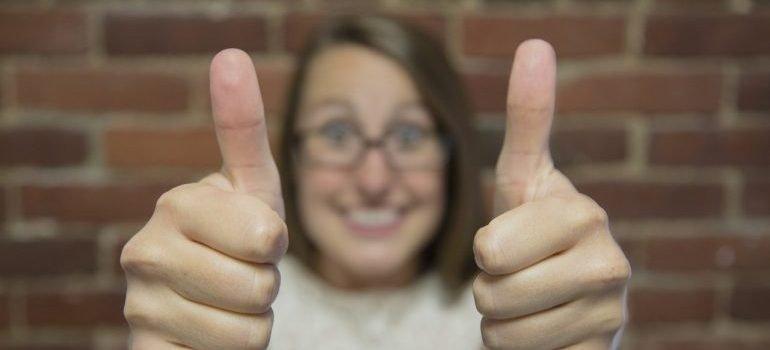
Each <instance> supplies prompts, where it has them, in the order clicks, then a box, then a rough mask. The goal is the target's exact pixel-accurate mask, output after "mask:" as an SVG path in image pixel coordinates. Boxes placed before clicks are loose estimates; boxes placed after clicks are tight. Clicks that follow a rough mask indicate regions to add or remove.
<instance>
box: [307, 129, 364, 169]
mask: <svg viewBox="0 0 770 350" xmlns="http://www.w3.org/2000/svg"><path fill="white" fill-rule="evenodd" d="M303 146H304V147H303V148H304V149H303V153H304V154H305V155H306V156H307V157H308V158H309V160H310V161H311V162H314V163H320V164H324V165H331V166H348V165H350V164H351V163H352V162H353V161H355V159H356V157H357V156H358V154H359V153H360V152H361V151H362V150H363V141H362V139H361V135H360V133H359V132H358V129H357V128H356V126H355V125H354V124H352V123H350V122H346V121H331V122H328V123H326V124H324V125H323V126H322V127H321V128H319V129H317V130H315V131H314V132H311V133H310V134H308V136H307V137H306V138H305V142H304V143H303Z"/></svg>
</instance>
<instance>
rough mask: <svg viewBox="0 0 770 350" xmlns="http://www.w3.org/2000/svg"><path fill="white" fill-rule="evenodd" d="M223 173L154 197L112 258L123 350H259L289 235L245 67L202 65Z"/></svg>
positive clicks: (243, 57) (223, 57)
mask: <svg viewBox="0 0 770 350" xmlns="http://www.w3.org/2000/svg"><path fill="white" fill-rule="evenodd" d="M210 79H211V99H212V108H213V113H214V124H215V127H216V133H217V139H218V141H219V147H220V150H221V153H222V160H223V167H222V171H220V172H218V173H215V174H212V175H210V176H208V177H206V178H205V179H203V180H201V181H200V182H197V183H192V184H185V185H182V186H179V187H176V188H174V189H172V190H170V191H168V192H166V193H165V194H163V195H162V196H161V197H160V199H158V202H157V204H156V206H155V212H154V213H153V215H152V218H150V220H149V221H148V222H147V224H146V225H145V226H144V228H142V229H141V230H140V231H139V232H138V233H137V234H136V235H134V237H133V238H132V239H131V240H130V241H128V243H127V244H126V245H125V247H124V248H123V252H122V254H121V259H120V262H121V265H122V266H123V269H124V270H125V272H126V280H127V283H128V290H127V294H126V304H125V307H124V313H125V316H126V319H127V320H128V323H129V325H130V327H131V339H130V343H131V344H130V346H131V348H132V349H178V348H185V347H187V348H193V349H261V348H266V347H267V344H268V342H269V340H270V332H271V328H272V323H273V314H272V310H271V307H270V306H271V304H272V302H273V300H274V299H275V297H276V295H277V293H278V287H279V284H280V277H279V274H278V270H277V269H276V263H277V262H278V260H279V259H280V258H281V257H282V256H283V254H284V253H285V252H286V249H287V246H288V234H287V232H286V225H285V223H284V221H283V199H282V197H281V186H280V180H279V176H278V170H277V167H276V165H275V162H274V161H273V158H272V155H271V153H270V147H269V142H268V138H267V130H266V127H265V118H264V109H263V105H262V100H261V97H260V96H261V95H260V92H259V85H258V83H257V78H256V73H255V72H254V66H253V64H252V62H251V59H250V58H249V56H248V55H247V54H246V53H244V52H243V51H240V50H235V49H228V50H224V51H222V52H220V53H219V54H217V56H216V57H214V60H213V61H212V63H211V71H210Z"/></svg>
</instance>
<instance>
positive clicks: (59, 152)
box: [0, 128, 88, 166]
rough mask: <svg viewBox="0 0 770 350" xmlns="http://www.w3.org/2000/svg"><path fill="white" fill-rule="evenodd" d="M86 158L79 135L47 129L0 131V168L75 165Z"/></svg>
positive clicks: (84, 142) (69, 131) (79, 133)
mask: <svg viewBox="0 0 770 350" xmlns="http://www.w3.org/2000/svg"><path fill="white" fill-rule="evenodd" d="M87 156H88V141H87V139H86V135H84V134H83V133H82V132H78V131H71V130H59V129H50V128H24V129H2V130H0V166H18V165H39V166H62V165H76V164H81V163H83V162H84V161H85V159H86V157H87Z"/></svg>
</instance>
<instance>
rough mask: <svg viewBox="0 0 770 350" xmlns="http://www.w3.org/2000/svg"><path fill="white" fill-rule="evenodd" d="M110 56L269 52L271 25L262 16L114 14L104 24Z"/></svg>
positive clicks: (105, 38) (105, 41) (106, 44)
mask: <svg viewBox="0 0 770 350" xmlns="http://www.w3.org/2000/svg"><path fill="white" fill-rule="evenodd" d="M104 43H105V46H106V50H107V52H108V53H109V54H114V55H125V54H132V55H133V54H213V53H215V52H217V51H219V50H222V49H225V48H230V47H237V48H240V49H242V50H246V51H264V50H265V49H266V48H267V23H266V20H265V19H264V18H263V17H261V16H234V17H213V16H206V17H204V16H182V15H156V14H147V15H141V14H110V15H108V16H107V17H106V18H105V20H104Z"/></svg>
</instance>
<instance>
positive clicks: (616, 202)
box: [577, 180, 725, 219]
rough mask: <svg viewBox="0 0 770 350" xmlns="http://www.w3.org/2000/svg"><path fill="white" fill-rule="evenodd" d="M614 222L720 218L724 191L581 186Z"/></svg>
mask: <svg viewBox="0 0 770 350" xmlns="http://www.w3.org/2000/svg"><path fill="white" fill-rule="evenodd" d="M577 186H578V189H579V190H580V191H581V192H583V193H585V194H586V195H588V196H590V197H591V198H593V199H594V200H596V201H597V202H598V203H599V204H600V205H601V206H602V207H603V208H604V209H606V210H607V211H608V213H609V215H610V219H675V218H706V217H719V216H721V214H722V212H723V210H724V202H725V200H724V191H723V188H722V186H721V185H719V184H716V183H706V184H698V183H691V182H686V183H661V182H641V181H620V180H615V181H607V182H587V183H578V184H577Z"/></svg>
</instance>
